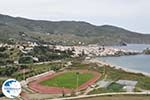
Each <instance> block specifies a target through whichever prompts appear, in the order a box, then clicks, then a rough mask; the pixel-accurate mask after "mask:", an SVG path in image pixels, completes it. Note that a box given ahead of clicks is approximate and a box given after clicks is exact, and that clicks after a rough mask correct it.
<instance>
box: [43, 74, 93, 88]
mask: <svg viewBox="0 0 150 100" xmlns="http://www.w3.org/2000/svg"><path fill="white" fill-rule="evenodd" d="M93 77H94V75H93V73H90V72H85V73H78V72H65V73H63V74H60V75H58V76H55V77H53V78H51V79H48V80H44V81H42V82H41V83H40V84H42V85H45V86H52V87H64V88H69V89H75V88H77V86H80V85H82V84H84V83H85V82H87V81H88V80H90V79H92V78H93Z"/></svg>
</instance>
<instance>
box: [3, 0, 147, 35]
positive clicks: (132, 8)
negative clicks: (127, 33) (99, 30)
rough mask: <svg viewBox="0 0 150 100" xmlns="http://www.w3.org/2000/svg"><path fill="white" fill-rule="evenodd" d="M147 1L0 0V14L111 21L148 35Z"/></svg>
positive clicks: (44, 18) (100, 23)
mask: <svg viewBox="0 0 150 100" xmlns="http://www.w3.org/2000/svg"><path fill="white" fill-rule="evenodd" d="M149 10H150V0H0V13H1V14H7V15H11V16H15V17H16V16H21V17H26V18H32V19H42V20H51V21H60V20H76V21H87V22H90V23H92V24H95V25H103V24H110V25H116V26H119V27H123V28H126V29H129V30H132V31H137V32H143V33H149V34H150V11H149Z"/></svg>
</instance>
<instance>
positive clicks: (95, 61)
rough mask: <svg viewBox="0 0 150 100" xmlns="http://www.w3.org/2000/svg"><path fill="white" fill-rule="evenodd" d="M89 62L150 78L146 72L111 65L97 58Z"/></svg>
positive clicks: (149, 74)
mask: <svg viewBox="0 0 150 100" xmlns="http://www.w3.org/2000/svg"><path fill="white" fill-rule="evenodd" d="M89 62H92V63H98V64H101V65H108V66H110V67H113V68H115V69H122V70H124V71H126V72H131V73H137V74H138V73H141V74H143V75H145V76H149V77H150V73H146V72H143V71H138V70H133V69H129V68H125V67H123V66H118V65H114V64H111V63H108V62H107V63H106V62H104V61H101V60H98V59H96V58H92V59H90V60H89Z"/></svg>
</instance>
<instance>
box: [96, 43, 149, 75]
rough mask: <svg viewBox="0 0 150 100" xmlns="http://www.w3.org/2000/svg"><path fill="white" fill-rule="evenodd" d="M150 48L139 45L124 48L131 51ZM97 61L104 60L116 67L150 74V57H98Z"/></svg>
mask: <svg viewBox="0 0 150 100" xmlns="http://www.w3.org/2000/svg"><path fill="white" fill-rule="evenodd" d="M148 47H150V45H144V44H142V45H137V44H135V45H134V44H132V45H128V46H124V47H117V48H124V49H130V50H138V51H142V50H143V49H145V48H148ZM97 59H99V60H102V61H104V62H106V63H110V64H113V65H116V66H121V67H125V68H129V69H133V70H137V71H142V72H146V73H150V55H132V56H120V57H98V58H97Z"/></svg>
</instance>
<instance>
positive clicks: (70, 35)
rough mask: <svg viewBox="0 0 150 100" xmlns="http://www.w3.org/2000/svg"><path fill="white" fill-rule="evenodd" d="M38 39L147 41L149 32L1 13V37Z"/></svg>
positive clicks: (112, 41)
mask: <svg viewBox="0 0 150 100" xmlns="http://www.w3.org/2000/svg"><path fill="white" fill-rule="evenodd" d="M10 40H14V41H38V42H48V43H52V44H56V43H57V44H69V45H70V44H78V43H79V42H80V43H84V44H93V43H98V44H105V45H116V44H119V43H120V42H126V43H150V35H146V34H140V33H136V32H131V31H128V30H125V29H123V28H119V27H115V26H111V25H103V26H95V25H92V24H90V23H87V22H80V21H57V22H54V21H43V20H31V19H25V18H21V17H11V16H7V15H2V14H0V41H1V42H8V41H10Z"/></svg>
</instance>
